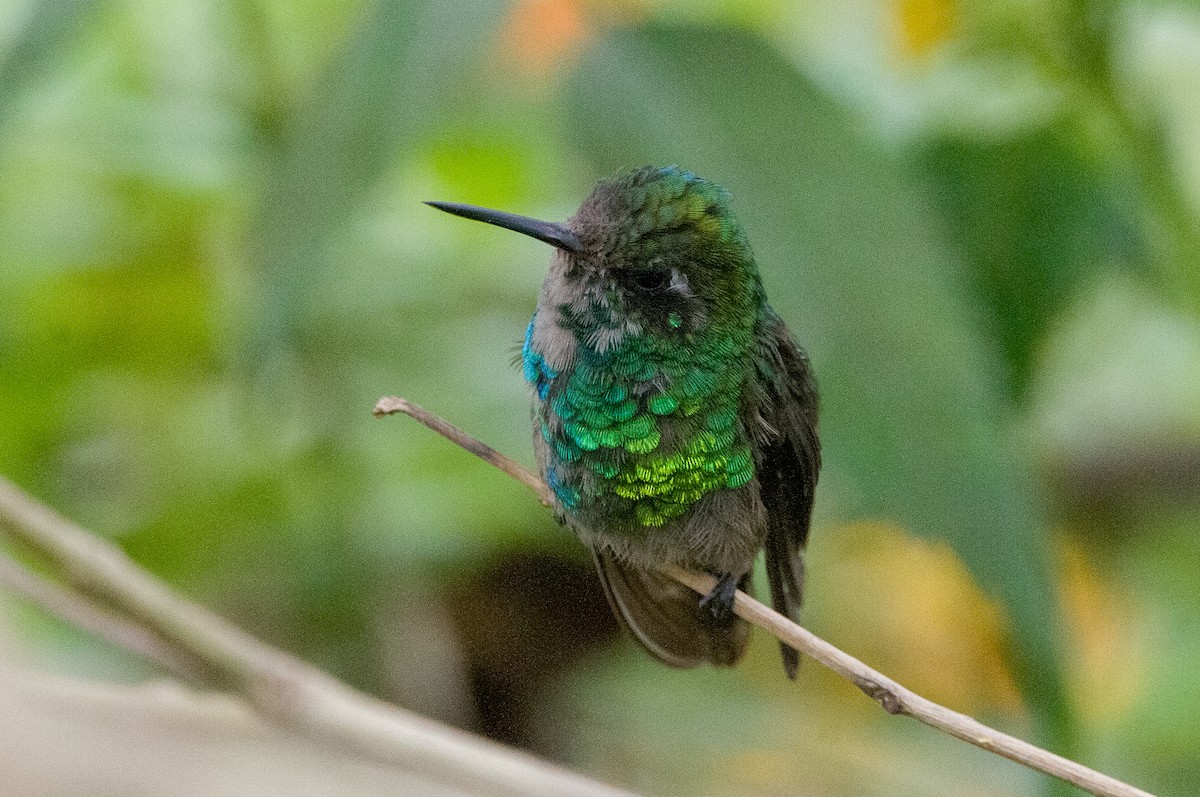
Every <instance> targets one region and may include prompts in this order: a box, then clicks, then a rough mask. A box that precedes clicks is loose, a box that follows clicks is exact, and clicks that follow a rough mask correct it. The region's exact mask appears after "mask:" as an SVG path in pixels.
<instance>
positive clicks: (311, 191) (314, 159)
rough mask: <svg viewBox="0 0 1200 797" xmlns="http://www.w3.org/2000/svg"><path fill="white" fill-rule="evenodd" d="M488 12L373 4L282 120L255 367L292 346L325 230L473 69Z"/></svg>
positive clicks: (322, 263) (469, 6)
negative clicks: (297, 105)
mask: <svg viewBox="0 0 1200 797" xmlns="http://www.w3.org/2000/svg"><path fill="white" fill-rule="evenodd" d="M494 13H495V9H494V8H493V4H491V3H484V2H478V1H473V0H456V1H454V2H434V1H433V0H377V1H376V2H375V3H373V4H371V5H370V6H369V7H368V8H367V9H366V11H365V12H364V13H363V15H362V18H361V19H360V20H359V23H358V25H357V27H356V28H355V29H354V31H353V32H352V34H351V35H350V37H349V39H348V40H347V41H346V43H345V44H344V46H343V47H342V50H341V52H340V53H339V54H338V56H337V57H336V58H335V59H334V60H333V63H332V64H331V65H330V67H329V69H328V70H327V71H326V73H325V75H324V77H323V79H322V80H321V82H320V84H319V86H318V87H317V89H316V91H315V92H314V94H313V95H312V96H311V97H310V98H309V101H308V102H307V103H306V104H304V106H303V107H301V108H298V109H296V111H295V112H294V115H293V116H292V117H291V118H290V119H288V120H287V121H286V122H285V127H284V131H283V133H282V141H281V142H280V146H279V151H278V153H277V155H276V158H275V161H274V163H273V165H272V170H271V173H270V175H269V177H268V179H267V186H266V190H265V194H264V200H263V204H262V210H261V218H260V220H259V225H258V241H257V243H258V247H259V250H258V253H257V254H258V256H259V257H260V258H261V270H260V272H259V273H260V285H261V286H262V293H261V296H260V301H261V302H262V305H261V307H260V308H259V311H260V315H259V316H258V317H257V318H256V319H255V331H254V334H253V336H252V340H251V341H250V345H251V357H252V360H253V362H254V363H256V364H262V363H263V361H264V360H269V359H270V357H269V353H268V350H274V351H276V352H277V351H279V350H281V349H282V350H286V349H287V348H290V347H291V346H292V345H294V344H295V343H296V342H297V341H296V340H295V337H296V335H297V333H298V331H299V330H300V329H301V328H302V327H303V325H304V324H305V322H306V321H307V320H309V313H310V311H311V308H312V305H313V299H314V297H313V296H312V295H311V294H312V288H313V286H314V282H315V281H316V280H317V279H318V278H319V277H320V276H321V273H322V271H323V270H324V269H325V268H326V267H327V266H328V263H329V260H328V254H329V253H328V251H327V246H328V243H329V239H330V236H331V235H332V234H334V233H335V232H337V231H338V230H339V229H341V227H342V225H343V224H344V223H345V222H346V220H347V219H348V218H349V217H350V216H351V214H352V213H353V212H354V211H355V210H356V209H358V208H360V207H361V205H360V203H361V202H362V201H363V198H364V194H366V193H367V192H369V191H370V190H371V188H372V187H373V186H374V184H375V182H376V180H377V179H378V178H379V176H380V174H381V173H382V172H383V171H384V169H386V168H387V167H388V166H390V165H391V164H392V163H393V161H394V159H395V158H396V157H397V156H398V154H399V153H400V152H401V151H403V150H404V149H405V148H406V147H408V146H410V145H411V144H412V142H413V141H414V140H415V139H416V138H417V137H418V136H419V135H420V134H422V133H424V132H428V131H430V130H432V129H433V128H434V125H435V124H436V122H437V120H438V118H439V113H440V109H441V108H443V107H444V106H445V105H447V104H449V98H450V97H452V96H453V95H454V94H455V92H456V90H458V89H459V88H460V87H461V86H462V85H463V84H464V83H465V81H464V76H466V75H470V74H473V72H474V67H475V65H476V63H477V60H478V56H479V53H480V52H484V51H485V49H486V48H485V47H484V43H485V37H486V34H487V32H488V30H489V23H490V22H491V21H492V20H493V16H494Z"/></svg>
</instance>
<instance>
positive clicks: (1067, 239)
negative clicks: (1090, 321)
mask: <svg viewBox="0 0 1200 797" xmlns="http://www.w3.org/2000/svg"><path fill="white" fill-rule="evenodd" d="M1061 127H1062V126H1061V125H1060V126H1059V127H1058V128H1057V129H1042V130H1038V131H1036V132H1035V133H1033V134H1031V135H1026V136H1023V137H1021V138H1018V139H1015V140H1006V141H1000V142H983V141H979V140H977V139H974V140H972V139H966V138H946V139H943V140H941V141H935V142H932V143H931V145H930V146H929V148H928V150H927V152H926V154H925V156H924V159H923V160H924V165H925V167H926V168H927V169H928V170H929V171H930V172H931V173H932V174H933V180H934V187H935V197H936V199H937V200H938V202H939V204H940V207H941V211H942V212H941V216H942V218H944V219H946V220H947V221H948V222H949V224H948V229H949V233H950V235H951V237H952V238H953V240H954V241H955V243H957V244H958V245H959V247H960V248H961V249H962V250H963V252H964V253H965V254H966V255H967V256H968V257H969V258H970V260H971V261H972V262H973V263H974V265H975V268H974V269H972V271H971V273H972V274H974V275H976V280H977V284H976V285H975V286H974V287H975V289H976V291H977V292H978V295H979V297H980V299H981V300H982V303H983V304H984V305H985V306H986V307H987V308H988V311H989V318H988V320H989V322H990V324H991V325H992V327H993V328H994V329H995V332H996V334H997V335H998V337H999V339H1000V341H1001V343H1002V345H1003V347H1004V351H1005V354H1006V355H1007V358H1008V361H1009V366H1010V371H1011V375H1012V387H1013V390H1014V392H1015V393H1016V394H1017V395H1018V397H1020V396H1023V395H1024V393H1025V391H1026V388H1027V386H1028V383H1029V380H1030V377H1031V370H1032V368H1033V357H1034V355H1035V353H1036V348H1037V346H1038V343H1039V341H1041V340H1042V338H1043V336H1044V334H1045V333H1046V331H1047V327H1048V325H1049V323H1050V322H1051V321H1052V320H1053V319H1054V318H1055V317H1056V316H1057V315H1058V314H1059V312H1060V311H1061V310H1062V309H1063V308H1064V306H1065V304H1066V302H1067V300H1068V298H1069V297H1070V296H1071V295H1072V294H1073V292H1075V291H1077V290H1078V288H1079V283H1080V280H1081V278H1084V277H1086V276H1088V275H1092V274H1095V273H1096V272H1098V271H1101V270H1103V269H1105V268H1111V267H1114V266H1119V265H1123V264H1126V263H1128V262H1129V261H1131V260H1133V259H1134V258H1135V257H1136V254H1135V253H1136V252H1137V250H1138V249H1139V248H1140V247H1141V241H1140V240H1139V238H1138V232H1137V230H1136V228H1135V225H1134V224H1132V223H1131V221H1130V220H1129V219H1128V218H1125V216H1124V215H1123V214H1122V212H1121V210H1120V209H1119V208H1117V207H1116V206H1115V205H1114V203H1113V202H1112V199H1111V197H1110V196H1109V195H1108V194H1106V193H1105V192H1104V191H1103V188H1104V186H1103V185H1101V181H1100V180H1099V179H1097V176H1096V174H1095V172H1094V171H1093V170H1092V169H1091V168H1090V165H1089V164H1086V163H1085V162H1084V161H1083V158H1082V157H1081V156H1080V154H1079V153H1078V152H1076V151H1074V150H1073V149H1072V148H1071V147H1070V146H1069V145H1068V143H1067V142H1068V140H1069V139H1068V137H1067V135H1064V133H1066V134H1069V132H1070V131H1069V130H1067V131H1064V130H1063V129H1061Z"/></svg>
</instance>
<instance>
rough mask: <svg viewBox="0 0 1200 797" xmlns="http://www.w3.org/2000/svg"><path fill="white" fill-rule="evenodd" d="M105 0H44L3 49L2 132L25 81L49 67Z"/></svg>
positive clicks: (0, 55) (0, 86)
mask: <svg viewBox="0 0 1200 797" xmlns="http://www.w3.org/2000/svg"><path fill="white" fill-rule="evenodd" d="M103 3H104V0H41V2H38V3H35V4H34V5H33V7H32V11H31V12H30V13H29V18H28V20H27V21H26V23H25V27H24V30H22V31H21V33H20V34H19V35H18V36H17V38H16V40H15V41H14V42H13V43H12V44H10V45H9V46H8V47H7V50H6V51H5V50H0V134H2V133H3V131H4V128H5V126H6V124H7V123H8V117H9V115H10V114H11V113H12V111H13V107H14V105H16V104H17V102H18V101H19V98H20V95H21V91H22V89H24V88H25V84H26V82H28V81H29V79H30V78H32V77H33V76H34V75H36V74H37V73H38V72H40V71H41V70H42V69H44V68H45V67H46V65H47V64H48V63H49V62H50V61H51V60H52V59H53V58H54V57H55V56H56V55H58V53H59V51H60V50H61V48H62V47H63V46H64V45H65V44H66V43H67V41H68V40H69V39H70V38H71V37H72V36H74V35H75V33H76V31H78V30H79V28H80V27H82V25H83V23H84V22H85V21H86V20H87V17H88V15H89V14H91V13H93V12H94V11H95V9H97V8H99V7H100V6H101V5H103Z"/></svg>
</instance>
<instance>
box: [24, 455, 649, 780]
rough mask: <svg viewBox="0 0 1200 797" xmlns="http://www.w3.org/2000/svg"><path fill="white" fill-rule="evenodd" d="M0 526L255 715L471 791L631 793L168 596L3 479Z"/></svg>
mask: <svg viewBox="0 0 1200 797" xmlns="http://www.w3.org/2000/svg"><path fill="white" fill-rule="evenodd" d="M0 533H7V534H8V536H9V537H10V538H12V539H13V540H15V541H17V542H18V543H21V544H23V545H25V546H26V547H27V548H29V549H30V550H32V551H35V552H36V553H38V554H39V555H41V556H42V557H43V558H44V559H45V560H46V561H47V562H48V563H49V564H50V565H51V566H52V567H53V568H56V569H57V570H58V571H59V572H60V573H61V574H62V575H63V576H64V578H65V579H66V580H67V581H68V582H69V583H71V584H73V585H74V586H75V588H76V589H77V590H79V591H81V592H83V593H84V594H85V595H87V596H90V597H92V598H93V599H95V600H97V601H99V602H101V603H102V604H104V605H107V606H111V607H112V608H114V609H117V610H120V611H121V612H123V613H124V614H125V615H126V616H127V617H128V619H129V620H130V621H132V622H134V623H136V624H138V625H140V626H142V627H143V628H146V629H151V630H153V631H154V633H155V634H157V635H158V636H160V637H161V638H162V639H164V640H166V642H167V643H169V644H171V645H173V646H175V647H177V648H178V649H179V650H181V651H183V652H184V653H185V654H186V655H189V656H194V657H195V658H196V659H198V660H200V661H202V662H204V663H205V664H206V665H208V666H209V667H211V668H212V669H213V670H214V671H215V672H216V673H217V674H219V675H221V676H223V677H224V678H225V679H226V680H227V681H228V682H229V683H230V685H231V686H232V688H233V689H234V690H235V691H237V692H238V693H239V694H241V695H242V697H243V698H245V700H246V701H247V702H248V703H249V704H250V705H252V706H253V707H254V708H255V709H256V710H257V711H258V712H259V713H260V714H262V715H264V716H266V717H268V718H270V719H272V720H274V721H275V722H277V723H279V724H280V725H283V726H286V727H289V728H292V729H293V730H296V731H298V732H300V733H304V734H306V735H308V736H309V737H311V738H316V739H319V740H321V741H324V742H326V743H331V744H338V745H342V746H345V747H347V748H349V749H352V750H356V751H358V752H359V753H361V754H364V755H368V756H371V757H372V758H375V759H377V760H380V761H388V762H391V763H395V764H399V765H401V766H403V767H405V768H406V770H408V771H410V772H415V773H422V774H424V775H426V776H428V777H430V778H432V779H434V780H435V781H437V782H441V783H444V784H455V785H457V786H459V787H460V788H470V789H472V790H474V791H477V792H478V793H480V794H488V795H512V796H513V797H516V796H517V795H537V796H538V797H552V796H556V795H562V794H571V795H584V796H585V797H632V795H630V794H629V793H628V792H625V791H621V790H619V789H615V788H612V787H610V786H606V785H604V784H602V783H599V782H597V781H593V780H589V779H587V778H585V777H583V776H581V775H576V774H574V773H572V772H568V771H567V770H564V769H561V768H559V767H556V766H553V765H550V764H547V763H545V762H543V761H539V760H537V759H535V758H533V757H532V756H529V755H526V754H523V753H519V752H517V751H514V750H510V749H508V748H504V747H502V746H500V745H498V744H495V743H492V742H489V741H487V740H484V739H480V738H478V737H475V736H472V735H471V734H468V733H465V732H462V731H458V730H455V729H452V728H448V727H446V726H444V725H440V724H438V723H436V722H434V721H432V720H429V719H426V718H425V717H421V716H419V715H416V714H413V713H411V712H408V711H404V710H403V709H400V708H397V707H395V706H391V705H388V704H386V703H384V702H382V701H380V700H376V699H375V698H372V697H370V696H368V695H365V694H363V693H361V692H357V691H355V690H353V689H351V688H350V687H349V686H346V685H345V684H343V683H341V682H340V681H338V680H336V679H334V678H332V677H330V676H329V675H326V674H325V673H324V672H321V671H320V670H318V669H317V668H315V667H313V666H311V665H309V664H307V663H306V662H303V661H301V660H299V659H297V658H295V657H293V656H290V655H289V654H287V653H284V652H283V651H281V650H278V649H276V648H272V647H271V646H269V645H267V644H265V643H263V642H260V641H258V640H257V639H255V638H254V637H252V636H250V635H248V634H246V633H245V632H244V631H242V630H241V629H239V628H236V627H235V626H233V625H231V624H229V623H227V622H226V621H224V620H222V619H221V618H220V617H218V616H217V615H215V614H213V613H212V612H210V611H208V610H207V609H205V608H204V607H202V606H199V605H197V604H194V603H191V602H189V601H187V600H185V599H184V598H182V597H180V596H178V595H176V594H175V593H173V592H172V591H171V590H170V589H169V588H168V587H167V586H166V585H165V584H164V583H162V582H161V581H159V580H158V579H157V578H155V577H154V576H152V575H150V574H149V573H147V572H146V571H144V570H142V569H141V568H140V567H138V566H137V565H136V564H135V563H134V562H133V561H132V560H131V559H129V558H128V557H127V556H126V555H125V554H124V552H122V551H121V550H120V549H119V548H117V547H115V546H113V545H111V544H109V543H107V542H105V541H104V540H102V539H100V538H99V537H96V536H95V535H92V534H90V533H88V532H87V531H85V530H84V529H82V528H80V527H79V526H77V525H75V524H74V523H72V522H71V521H69V520H67V519H66V518H64V517H62V516H61V515H59V514H57V513H56V512H54V511H53V510H51V509H49V508H48V507H47V506H45V505H44V504H42V503H40V502H38V501H37V500H35V499H34V498H32V497H31V496H29V495H27V494H26V493H24V492H23V491H21V490H20V489H19V488H18V487H17V486H16V485H14V484H12V483H11V482H9V481H7V480H6V479H3V478H0Z"/></svg>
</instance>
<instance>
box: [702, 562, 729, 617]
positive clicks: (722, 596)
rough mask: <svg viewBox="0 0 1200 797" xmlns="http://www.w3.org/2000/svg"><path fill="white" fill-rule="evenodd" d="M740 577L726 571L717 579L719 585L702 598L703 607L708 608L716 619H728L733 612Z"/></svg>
mask: <svg viewBox="0 0 1200 797" xmlns="http://www.w3.org/2000/svg"><path fill="white" fill-rule="evenodd" d="M737 585H738V579H737V576H735V575H734V574H733V573H725V574H723V575H722V576H721V577H720V578H718V579H717V585H716V586H715V587H713V588H712V590H711V591H710V592H709V593H708V594H707V595H705V596H704V597H703V598H701V599H700V606H701V608H706V609H708V611H709V612H710V613H711V614H712V616H713V618H714V619H716V620H721V621H723V620H728V619H729V617H730V616H731V615H732V614H733V599H734V596H735V595H737V588H738V587H737Z"/></svg>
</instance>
